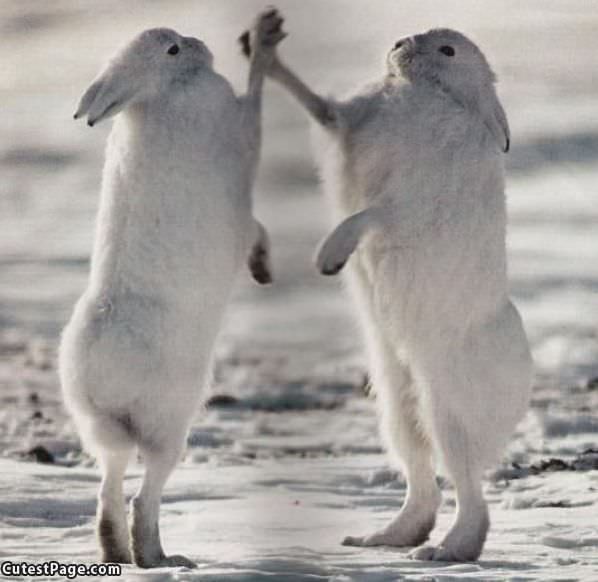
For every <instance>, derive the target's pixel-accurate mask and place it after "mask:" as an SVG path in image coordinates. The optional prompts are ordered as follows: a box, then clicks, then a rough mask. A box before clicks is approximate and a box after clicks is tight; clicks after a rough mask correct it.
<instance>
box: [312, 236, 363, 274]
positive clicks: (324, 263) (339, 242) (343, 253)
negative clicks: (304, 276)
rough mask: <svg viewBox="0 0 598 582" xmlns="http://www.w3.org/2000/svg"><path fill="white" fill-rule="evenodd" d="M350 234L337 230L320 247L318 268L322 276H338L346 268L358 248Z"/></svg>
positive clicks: (317, 254)
mask: <svg viewBox="0 0 598 582" xmlns="http://www.w3.org/2000/svg"><path fill="white" fill-rule="evenodd" d="M350 234H351V233H347V232H345V231H344V230H343V229H337V230H335V231H334V232H333V233H332V234H331V235H330V236H329V237H328V238H327V239H326V240H324V242H323V243H322V244H321V245H320V248H319V249H318V252H317V253H316V266H317V268H318V271H320V273H322V275H336V274H337V273H338V272H339V271H340V270H341V269H342V268H343V267H344V266H345V263H346V262H347V261H348V260H349V257H350V256H351V254H352V253H353V251H354V250H355V247H356V241H355V240H354V238H353V237H352V236H349V235H350Z"/></svg>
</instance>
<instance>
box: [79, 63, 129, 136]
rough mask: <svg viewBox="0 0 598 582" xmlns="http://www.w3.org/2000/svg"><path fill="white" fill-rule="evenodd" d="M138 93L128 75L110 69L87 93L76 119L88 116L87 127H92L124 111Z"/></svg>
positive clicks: (97, 79) (82, 99) (98, 78)
mask: <svg viewBox="0 0 598 582" xmlns="http://www.w3.org/2000/svg"><path fill="white" fill-rule="evenodd" d="M136 93H137V91H136V90H135V88H134V87H133V86H132V84H131V81H130V79H127V75H124V74H119V72H118V71H115V70H111V69H110V68H109V69H108V70H106V71H105V72H104V73H102V74H101V75H100V76H99V77H97V78H96V80H95V81H94V82H93V83H92V84H91V86H90V87H89V89H87V91H85V93H84V94H83V97H81V100H80V101H79V104H78V105H77V111H76V112H75V115H74V117H75V119H79V118H80V117H83V116H85V115H87V125H89V126H90V127H92V126H94V125H95V124H96V123H98V122H99V121H102V120H104V119H107V118H109V117H112V116H113V115H116V114H117V113H118V112H119V111H122V110H123V108H124V107H125V106H126V105H127V103H129V102H130V101H131V99H132V98H133V97H134V96H135V94H136Z"/></svg>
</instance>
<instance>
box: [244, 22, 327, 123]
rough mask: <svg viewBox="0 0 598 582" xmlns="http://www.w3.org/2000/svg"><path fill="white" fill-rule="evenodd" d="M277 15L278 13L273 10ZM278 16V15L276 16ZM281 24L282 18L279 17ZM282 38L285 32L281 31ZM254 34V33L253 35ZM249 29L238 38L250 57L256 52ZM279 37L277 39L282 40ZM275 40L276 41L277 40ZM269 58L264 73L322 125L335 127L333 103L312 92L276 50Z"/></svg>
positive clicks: (245, 52) (246, 54)
mask: <svg viewBox="0 0 598 582" xmlns="http://www.w3.org/2000/svg"><path fill="white" fill-rule="evenodd" d="M267 14H268V13H267ZM275 14H276V15H277V16H278V13H277V12H275ZM278 18H280V17H278ZM280 22H281V24H282V19H280ZM279 32H280V34H282V35H283V36H282V38H284V37H285V36H286V33H284V32H281V31H280V29H279ZM254 36H255V35H254ZM254 36H253V37H252V35H251V33H250V32H249V31H247V32H245V33H244V34H242V35H241V37H240V38H239V42H240V43H241V47H242V49H243V53H244V54H245V56H246V57H248V58H250V59H252V58H253V57H254V54H255V52H256V50H255V47H256V46H257V45H256V43H255V40H254ZM282 38H281V39H279V40H282ZM279 40H278V41H277V43H278V42H279ZM270 56H271V58H270V59H269V60H268V61H267V68H266V70H265V73H266V74H267V75H268V77H270V78H271V79H273V80H274V81H276V82H277V83H279V84H280V85H282V86H283V87H284V88H285V89H286V90H287V91H288V92H289V93H290V94H291V95H293V97H295V99H297V101H299V103H300V104H301V105H303V107H304V108H305V109H306V110H307V112H308V113H309V114H310V115H311V116H312V117H313V118H314V119H315V120H316V121H317V122H318V123H319V124H320V125H322V126H324V127H326V128H329V129H332V128H334V127H336V125H337V121H338V112H337V111H336V108H335V106H334V103H332V102H331V101H329V100H327V99H325V98H324V97H321V96H320V95H318V94H316V93H314V92H313V91H312V90H311V89H310V88H309V87H308V86H307V85H306V84H305V83H304V82H303V81H302V80H301V79H300V78H299V77H298V76H297V75H295V73H293V71H291V70H290V69H289V68H288V67H287V66H286V65H285V64H284V63H283V62H282V61H281V60H280V59H279V57H278V55H277V53H276V50H272V52H271V54H270Z"/></svg>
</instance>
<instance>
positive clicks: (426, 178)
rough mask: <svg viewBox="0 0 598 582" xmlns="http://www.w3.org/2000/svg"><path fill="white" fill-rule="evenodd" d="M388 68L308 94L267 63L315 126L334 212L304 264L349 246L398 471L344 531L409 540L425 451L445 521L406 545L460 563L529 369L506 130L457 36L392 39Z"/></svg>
mask: <svg viewBox="0 0 598 582" xmlns="http://www.w3.org/2000/svg"><path fill="white" fill-rule="evenodd" d="M248 42H250V39H249V40H248ZM246 44H247V43H246ZM251 48H252V47H250V46H247V47H246V49H247V52H250V49H251ZM387 66H388V72H387V74H386V77H385V78H384V79H383V80H381V81H380V82H379V83H376V84H374V85H371V86H369V87H367V88H366V89H365V90H363V91H362V92H360V93H358V94H357V95H356V96H354V97H352V98H349V99H347V100H344V101H335V100H331V99H324V98H322V97H320V96H318V95H316V94H314V93H313V92H312V91H311V90H310V89H309V88H308V87H307V86H306V85H305V84H304V83H303V82H302V81H301V80H299V79H298V78H297V77H296V76H295V75H294V74H293V73H292V72H291V71H290V69H289V68H287V67H286V66H285V65H284V64H283V63H282V62H281V61H280V60H279V59H278V58H277V57H276V58H275V59H274V60H273V61H272V64H271V66H270V68H269V72H268V74H269V76H271V77H272V78H273V79H274V80H276V81H277V82H278V83H280V84H281V85H282V86H283V87H285V88H286V89H287V90H288V91H289V92H290V93H291V94H292V95H294V96H295V97H296V98H297V99H298V101H299V102H300V103H301V105H303V106H304V107H305V108H306V109H307V111H308V112H309V113H310V114H311V116H312V117H313V118H314V119H315V120H316V121H317V122H318V124H319V125H320V126H321V127H323V128H324V133H325V137H326V139H325V140H324V144H325V152H324V154H323V160H322V174H323V179H324V184H325V189H326V191H327V193H328V194H329V196H330V198H331V200H332V202H333V206H334V209H335V213H336V217H337V218H338V220H339V221H341V222H340V225H339V226H338V227H337V228H336V229H335V230H334V231H333V232H332V234H331V235H330V236H329V237H328V238H327V239H326V240H325V241H324V243H323V245H322V246H321V248H320V250H319V253H318V257H317V264H318V267H319V269H320V270H321V272H322V273H324V274H327V275H331V274H334V273H337V272H338V271H339V270H340V269H342V267H343V266H344V265H345V263H346V262H347V260H348V259H349V257H350V256H351V255H352V256H351V259H350V261H349V263H348V265H347V276H348V280H349V283H350V288H351V291H352V292H353V295H354V298H355V301H356V304H357V307H358V312H359V315H360V318H361V321H362V323H363V327H364V331H365V336H366V339H367V346H368V351H369V358H370V367H371V376H372V381H373V388H374V390H375V391H376V392H377V400H378V406H379V413H380V424H381V433H382V436H383V439H384V441H385V443H386V445H387V448H388V449H389V451H390V454H391V456H392V458H393V460H395V461H396V462H399V463H400V464H401V465H402V467H403V470H404V473H405V475H406V478H407V483H408V492H407V497H406V500H405V503H404V505H403V507H402V509H401V511H400V512H399V514H398V515H397V516H396V518H395V519H393V520H392V522H391V523H390V524H388V526H387V527H385V528H384V529H383V530H381V531H379V532H377V533H374V534H372V535H368V536H365V537H348V538H346V539H345V541H344V543H345V544H347V545H360V546H361V545H363V546H373V545H391V546H417V545H419V544H421V543H422V542H424V541H425V540H426V539H427V538H428V535H429V533H430V531H431V530H432V528H433V527H434V523H435V518H436V513H437V510H438V507H439V505H440V502H441V495H440V492H439V489H438V486H437V484H436V478H435V462H437V463H438V464H439V465H441V467H443V469H444V472H446V473H447V474H448V476H449V477H450V478H451V479H452V481H453V483H454V485H455V487H456V493H457V514H456V519H455V522H454V524H453V526H452V528H451V529H450V531H449V532H448V534H447V535H446V537H445V538H444V540H443V541H442V542H441V543H440V545H438V546H436V547H433V546H423V547H420V548H418V549H416V550H415V551H414V552H413V554H412V555H413V556H414V557H415V558H418V559H423V560H457V561H459V560H475V559H477V557H478V556H479V555H480V552H481V551H482V547H483V544H484V541H485V538H486V534H487V530H488V527H489V518H488V510H487V507H486V502H485V501H484V497H483V494H482V485H481V478H482V472H483V470H484V469H485V468H486V467H488V465H490V464H492V463H493V462H495V461H496V460H497V457H498V455H499V454H500V452H501V450H502V448H503V447H504V445H505V443H506V442H507V440H508V438H509V436H510V435H511V433H512V431H513V429H514V427H515V425H516V423H517V422H518V421H519V420H520V419H521V417H522V416H523V414H524V413H525V411H526V408H527V405H528V401H529V397H530V385H531V373H532V372H531V359H530V354H529V349H528V343H527V340H526V336H525V333H524V330H523V328H522V324H521V320H520V317H519V314H518V312H517V310H516V309H515V307H514V306H513V304H512V303H511V301H510V300H509V297H508V294H507V271H506V258H505V254H506V253H505V226H506V211H505V195H504V178H503V173H504V172H503V152H505V151H507V150H508V148H509V128H508V125H507V120H506V117H505V114H504V111H503V108H502V107H501V105H500V103H499V100H498V98H497V96H496V92H495V88H494V82H495V77H494V75H493V73H492V71H491V69H490V67H489V66H488V63H487V61H486V59H485V58H484V55H483V54H482V52H481V51H480V50H479V49H478V48H477V46H476V45H475V44H473V43H472V42H471V41H470V40H468V39H467V38H466V37H465V36H463V35H462V34H460V33H458V32H455V31H452V30H446V29H442V30H431V31H429V32H427V33H425V34H418V35H416V36H413V37H410V38H405V39H403V40H401V41H399V42H397V43H396V45H395V46H394V48H393V49H392V50H391V51H390V53H389V55H388V59H387Z"/></svg>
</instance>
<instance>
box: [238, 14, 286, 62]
mask: <svg viewBox="0 0 598 582" xmlns="http://www.w3.org/2000/svg"><path fill="white" fill-rule="evenodd" d="M283 22H284V19H283V18H282V16H280V14H279V12H278V10H276V8H271V9H269V10H267V11H266V12H262V13H261V14H260V15H259V16H258V17H257V20H256V22H255V24H254V25H253V27H252V28H251V30H247V31H246V32H244V33H243V34H242V35H241V36H240V37H239V43H240V44H241V48H242V50H243V54H244V55H245V56H246V57H249V56H251V53H252V52H253V51H256V54H258V55H259V54H260V53H264V54H266V53H270V54H273V53H274V49H275V47H276V45H277V44H278V43H279V42H280V41H281V40H282V39H284V38H285V37H286V36H287V33H286V32H284V31H283V30H282V23H283Z"/></svg>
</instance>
